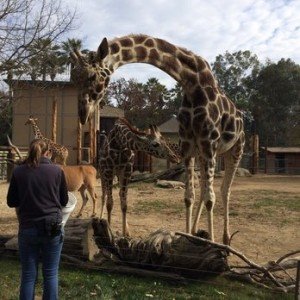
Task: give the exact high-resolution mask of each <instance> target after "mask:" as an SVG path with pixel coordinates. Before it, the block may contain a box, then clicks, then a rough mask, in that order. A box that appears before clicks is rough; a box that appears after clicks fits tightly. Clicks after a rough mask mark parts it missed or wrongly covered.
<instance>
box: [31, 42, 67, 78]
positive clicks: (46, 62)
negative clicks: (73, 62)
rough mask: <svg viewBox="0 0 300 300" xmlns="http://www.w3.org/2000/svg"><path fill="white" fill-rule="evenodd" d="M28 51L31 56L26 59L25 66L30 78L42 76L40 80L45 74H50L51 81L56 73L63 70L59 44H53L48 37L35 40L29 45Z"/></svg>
mask: <svg viewBox="0 0 300 300" xmlns="http://www.w3.org/2000/svg"><path fill="white" fill-rule="evenodd" d="M29 52H30V54H31V55H32V57H31V58H30V59H29V61H28V65H27V68H28V74H29V75H30V76H31V78H32V80H35V79H36V78H37V77H39V76H42V80H43V81H45V80H46V76H47V75H50V78H51V80H52V81H53V80H54V79H55V76H56V75H57V74H59V73H62V72H63V71H64V69H65V67H64V60H63V59H62V57H61V51H60V46H59V45H56V44H53V43H52V41H51V40H50V39H39V40H36V41H35V43H33V44H32V45H31V47H30V49H29Z"/></svg>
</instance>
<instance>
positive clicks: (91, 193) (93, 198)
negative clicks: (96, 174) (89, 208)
mask: <svg viewBox="0 0 300 300" xmlns="http://www.w3.org/2000/svg"><path fill="white" fill-rule="evenodd" d="M87 190H88V192H89V193H90V196H91V198H92V200H93V214H92V218H93V217H96V203H97V194H96V192H95V188H94V185H92V184H91V185H88V186H87Z"/></svg>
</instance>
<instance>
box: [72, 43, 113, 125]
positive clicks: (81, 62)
mask: <svg viewBox="0 0 300 300" xmlns="http://www.w3.org/2000/svg"><path fill="white" fill-rule="evenodd" d="M108 52H109V49H108V42H107V39H106V38H104V39H103V40H102V42H101V44H100V46H99V47H98V50H97V52H90V53H89V54H88V55H87V56H84V55H83V54H82V53H81V52H80V51H79V50H77V49H74V51H72V52H71V53H70V56H71V61H72V64H73V67H72V70H71V80H72V81H73V82H74V83H75V84H76V86H77V88H78V114H79V119H80V122H81V124H85V123H86V122H87V121H88V119H89V118H90V117H91V114H92V113H93V112H94V111H95V109H96V108H97V107H98V104H99V105H100V107H103V105H104V104H105V103H104V102H105V101H104V99H103V98H104V95H105V91H106V88H107V86H108V83H109V80H110V75H111V70H110V69H109V68H108V66H107V64H105V58H106V57H107V55H108Z"/></svg>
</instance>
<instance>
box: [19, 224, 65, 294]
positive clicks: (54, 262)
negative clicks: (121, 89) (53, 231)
mask: <svg viewBox="0 0 300 300" xmlns="http://www.w3.org/2000/svg"><path fill="white" fill-rule="evenodd" d="M62 245H63V232H60V233H59V234H58V235H56V236H54V237H50V236H47V235H46V234H45V233H44V232H40V231H39V230H38V229H37V228H28V229H20V231H19V252H20V260H21V268H22V274H21V288H20V300H33V299H34V290H35V282H36V279H37V273H38V263H39V259H40V258H41V261H42V271H43V279H44V280H43V300H56V299H58V268H59V261H60V254H61V250H62Z"/></svg>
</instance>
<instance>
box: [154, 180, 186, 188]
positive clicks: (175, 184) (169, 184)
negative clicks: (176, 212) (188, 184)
mask: <svg viewBox="0 0 300 300" xmlns="http://www.w3.org/2000/svg"><path fill="white" fill-rule="evenodd" d="M156 185H157V186H159V187H162V188H169V189H170V188H171V189H172V188H173V189H182V188H184V187H185V184H184V183H183V182H181V181H175V180H157V182H156Z"/></svg>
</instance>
